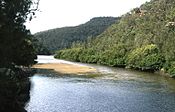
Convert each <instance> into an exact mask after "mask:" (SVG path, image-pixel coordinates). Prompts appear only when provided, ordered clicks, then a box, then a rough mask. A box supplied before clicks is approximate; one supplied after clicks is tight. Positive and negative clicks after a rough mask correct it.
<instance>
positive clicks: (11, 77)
mask: <svg viewBox="0 0 175 112" xmlns="http://www.w3.org/2000/svg"><path fill="white" fill-rule="evenodd" d="M28 76H29V74H25V73H24V71H20V70H18V71H15V72H14V71H12V70H10V69H5V68H1V69H0V112H26V110H25V109H24V106H25V104H26V102H27V101H28V100H29V98H30V95H29V91H30V81H29V78H28Z"/></svg>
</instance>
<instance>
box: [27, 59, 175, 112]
mask: <svg viewBox="0 0 175 112" xmlns="http://www.w3.org/2000/svg"><path fill="white" fill-rule="evenodd" d="M38 62H39V63H53V62H54V63H55V62H56V63H69V64H78V65H82V66H84V65H85V66H90V67H94V68H96V69H97V70H98V71H99V72H100V73H101V76H98V77H91V78H88V77H83V76H75V75H72V76H71V75H61V74H59V73H56V72H54V71H52V70H38V72H37V73H36V74H35V75H34V76H32V77H31V78H30V81H31V84H32V86H31V90H30V100H29V101H28V103H27V104H26V106H25V108H26V110H27V111H28V112H175V79H172V78H168V77H164V76H160V75H159V74H153V73H147V72H139V71H133V70H127V69H121V68H115V67H106V66H101V65H93V64H82V63H75V62H69V61H64V60H56V59H54V58H53V56H39V58H38Z"/></svg>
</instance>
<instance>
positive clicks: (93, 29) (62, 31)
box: [35, 17, 119, 53]
mask: <svg viewBox="0 0 175 112" xmlns="http://www.w3.org/2000/svg"><path fill="white" fill-rule="evenodd" d="M117 19H119V18H114V17H97V18H93V19H91V20H90V21H88V22H87V23H85V24H81V25H79V26H75V27H64V28H57V29H52V30H48V31H43V32H39V33H36V34H35V37H36V39H38V41H39V42H40V43H41V44H42V45H43V46H44V47H45V48H47V49H48V50H49V51H50V52H52V53H55V51H56V50H60V49H64V48H68V47H70V46H71V44H72V43H73V42H76V41H85V40H86V39H87V38H88V37H89V38H90V37H91V38H92V37H95V36H97V35H99V34H100V33H102V32H103V31H104V30H105V29H106V28H107V27H109V26H110V25H111V24H113V23H115V22H116V20H117Z"/></svg>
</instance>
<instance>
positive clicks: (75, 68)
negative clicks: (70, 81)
mask: <svg viewBox="0 0 175 112" xmlns="http://www.w3.org/2000/svg"><path fill="white" fill-rule="evenodd" d="M33 68H40V69H53V70H55V71H56V72H59V73H63V74H87V73H97V70H96V69H95V68H92V67H88V66H80V65H73V64H65V63H48V64H36V65H34V66H33Z"/></svg>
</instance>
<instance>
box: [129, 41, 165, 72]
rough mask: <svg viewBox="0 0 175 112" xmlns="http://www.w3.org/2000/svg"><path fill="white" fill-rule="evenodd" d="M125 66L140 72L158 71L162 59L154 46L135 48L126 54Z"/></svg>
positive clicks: (161, 64)
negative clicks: (137, 69)
mask: <svg viewBox="0 0 175 112" xmlns="http://www.w3.org/2000/svg"><path fill="white" fill-rule="evenodd" d="M126 61H127V62H126V63H127V66H129V67H133V68H139V69H142V70H146V69H152V70H158V69H160V68H162V66H163V62H164V58H163V57H162V56H161V55H160V54H159V51H158V48H157V46H156V45H155V44H150V45H146V46H143V47H141V48H136V49H134V50H133V51H132V52H130V53H129V54H128V57H127V60H126Z"/></svg>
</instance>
